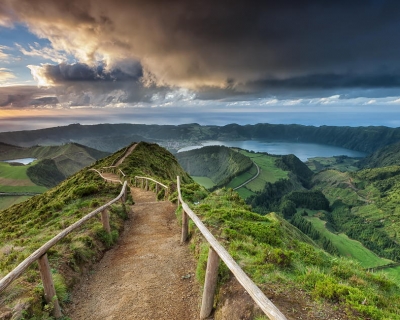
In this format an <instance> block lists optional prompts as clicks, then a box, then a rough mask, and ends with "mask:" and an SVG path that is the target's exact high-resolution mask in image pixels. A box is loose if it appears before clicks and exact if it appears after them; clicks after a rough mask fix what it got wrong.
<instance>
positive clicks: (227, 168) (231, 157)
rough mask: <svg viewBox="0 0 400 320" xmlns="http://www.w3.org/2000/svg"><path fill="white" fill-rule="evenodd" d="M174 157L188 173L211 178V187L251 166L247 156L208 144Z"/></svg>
mask: <svg viewBox="0 0 400 320" xmlns="http://www.w3.org/2000/svg"><path fill="white" fill-rule="evenodd" d="M176 158H177V159H178V161H179V164H180V165H181V166H182V168H184V169H185V171H186V172H188V173H189V174H190V175H192V176H198V177H207V178H209V179H211V181H212V182H213V183H214V186H212V187H211V188H212V189H215V188H217V187H221V186H224V185H226V184H228V183H229V182H230V181H231V180H232V179H233V178H235V177H237V176H240V175H241V174H242V173H243V172H247V171H248V170H249V169H250V168H251V167H252V166H253V162H252V161H251V160H250V159H249V158H248V157H245V156H243V155H242V154H241V153H240V152H237V151H235V150H234V149H231V148H228V147H224V146H208V147H203V148H201V149H195V150H190V151H186V152H180V153H178V154H177V155H176ZM200 181H201V180H200ZM208 185H209V184H208Z"/></svg>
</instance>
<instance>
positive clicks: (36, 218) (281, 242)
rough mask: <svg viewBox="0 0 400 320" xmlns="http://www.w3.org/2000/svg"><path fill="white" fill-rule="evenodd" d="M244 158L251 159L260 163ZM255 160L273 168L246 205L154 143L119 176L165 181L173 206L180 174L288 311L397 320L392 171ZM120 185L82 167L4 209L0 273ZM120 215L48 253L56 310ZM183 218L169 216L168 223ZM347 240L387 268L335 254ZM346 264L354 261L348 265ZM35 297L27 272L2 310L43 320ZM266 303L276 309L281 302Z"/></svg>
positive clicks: (398, 180) (38, 294)
mask: <svg viewBox="0 0 400 320" xmlns="http://www.w3.org/2000/svg"><path fill="white" fill-rule="evenodd" d="M125 150H126V148H124V149H121V150H119V151H117V152H116V153H114V154H112V155H110V156H108V157H106V158H104V159H101V160H97V161H96V162H95V164H94V165H93V166H92V167H93V168H97V169H100V168H102V167H108V166H112V165H114V164H115V163H116V162H117V161H118V159H120V158H121V157H122V155H123V154H124V152H125ZM234 152H236V151H234ZM241 152H245V151H241ZM236 153H237V152H236ZM252 156H253V157H252V158H253V161H254V162H255V161H256V160H255V159H254V158H255V157H256V156H257V154H252ZM264 156H265V158H264V160H262V161H265V162H264V164H265V165H269V166H272V165H271V159H273V160H274V168H275V169H274V170H275V173H276V175H275V176H274V179H275V178H276V180H274V181H270V182H268V181H265V183H264V188H263V189H262V191H257V192H255V195H254V196H252V197H250V198H249V200H248V201H247V203H246V201H245V200H243V199H242V198H241V197H240V196H239V194H238V193H236V192H234V191H233V190H232V189H219V190H216V191H214V192H212V193H210V192H208V191H207V190H206V189H204V188H203V187H201V186H200V185H199V184H197V183H195V182H194V181H193V180H192V178H191V177H190V176H189V175H188V174H187V173H186V172H185V171H184V170H183V169H182V168H181V167H180V165H179V164H178V162H177V160H176V159H175V158H174V156H173V155H172V154H171V153H169V152H168V151H166V150H165V149H163V148H161V147H159V146H158V145H155V144H149V143H143V142H142V143H139V144H138V145H137V147H136V149H135V150H134V152H133V153H132V155H131V156H129V157H128V158H126V159H125V161H124V162H123V164H122V165H121V166H120V169H122V170H123V171H124V173H125V174H126V175H127V176H128V179H129V180H130V181H133V178H134V176H135V175H144V176H151V177H153V178H155V179H157V180H159V181H161V182H163V183H164V184H167V185H168V186H169V187H170V190H171V193H170V200H171V201H176V197H177V195H176V192H175V191H176V183H175V181H176V176H177V175H179V176H181V180H182V194H183V198H184V199H185V201H187V202H188V203H190V205H191V207H192V208H193V210H194V211H195V212H196V213H197V214H198V215H199V216H200V217H201V219H202V220H203V221H204V223H205V224H206V225H207V226H208V228H209V229H210V230H212V232H213V233H214V235H215V236H216V237H217V238H218V239H219V240H220V242H221V243H223V245H224V246H225V247H226V248H227V250H228V251H229V252H230V254H231V255H232V256H233V257H234V259H235V260H236V261H238V263H239V265H240V266H241V267H242V268H243V269H244V270H245V272H246V273H247V274H249V275H250V277H251V278H252V279H253V280H254V281H255V282H256V283H257V284H258V285H259V286H260V288H262V289H263V290H268V288H274V290H275V292H276V294H277V295H279V294H281V293H284V295H285V297H290V299H291V305H293V308H297V307H298V306H300V305H302V304H301V303H300V301H299V300H298V299H300V297H299V296H300V294H299V293H301V297H302V299H305V301H306V303H305V304H304V310H303V309H301V312H302V316H304V318H307V315H309V312H312V311H311V310H309V309H308V308H309V307H308V306H309V305H315V306H317V305H319V308H320V310H323V311H324V315H325V318H327V319H329V318H334V317H333V315H335V312H336V311H337V310H339V311H340V312H341V314H342V315H343V314H345V315H346V317H347V318H348V319H378V320H379V319H400V311H399V310H400V288H399V285H398V278H397V282H396V281H394V280H393V277H395V276H396V274H398V273H397V272H398V268H399V267H398V266H396V264H393V263H392V262H395V261H398V226H399V223H400V221H399V220H400V219H398V217H399V212H398V209H397V208H398V202H399V201H400V196H398V190H399V189H400V169H399V168H398V167H388V168H379V169H367V170H362V171H359V172H355V173H348V172H339V171H336V170H324V171H321V172H320V173H318V174H317V175H316V176H314V178H312V173H311V174H310V172H311V171H310V170H309V169H308V168H307V167H305V166H303V165H302V164H300V163H298V161H299V160H298V159H297V158H294V157H293V156H288V157H271V156H269V155H264ZM260 159H262V157H261V156H260ZM265 159H267V160H265ZM277 159H280V160H277ZM277 162H278V163H277ZM0 168H1V167H0ZM17 171H18V170H16V171H15V172H14V173H9V174H14V175H15V176H14V178H15V179H16V178H17V176H18V175H19V174H20V173H19V172H17ZM279 175H281V176H280V177H279ZM278 177H279V178H278ZM9 178H10V177H9ZM311 178H312V179H311ZM120 188H121V186H120V185H118V184H107V183H105V182H104V181H103V180H102V179H101V178H100V177H99V175H98V174H96V173H95V172H93V171H89V170H88V169H87V168H86V169H83V170H81V171H79V172H78V173H76V174H74V175H73V176H71V177H70V178H68V179H66V180H64V181H63V182H61V183H60V184H59V185H57V186H56V187H54V188H52V189H50V190H48V191H47V192H45V193H44V194H42V195H38V196H34V197H32V198H30V199H29V200H27V201H25V202H24V203H20V204H15V205H13V206H12V207H10V208H8V209H6V210H3V211H1V212H0V275H1V276H4V275H5V274H6V273H7V272H9V271H10V270H12V269H13V268H14V267H15V266H16V265H17V264H18V263H20V262H21V261H22V260H23V259H25V258H26V257H27V256H28V255H29V254H30V253H32V252H33V251H34V250H35V249H37V248H38V247H40V246H41V245H42V244H43V243H45V242H46V241H48V240H49V239H51V238H52V237H53V236H54V235H56V234H57V233H59V232H60V231H61V230H63V229H64V228H65V227H67V226H69V225H71V224H72V223H73V222H75V221H77V220H78V219H80V218H81V217H83V216H84V215H85V214H86V213H88V212H90V211H92V210H93V209H95V208H97V207H99V206H101V205H102V204H104V203H106V202H108V201H109V200H111V199H112V198H114V197H115V196H116V195H117V194H118V193H119V191H120ZM161 192H163V191H160V193H161ZM126 210H127V207H125V206H124V205H121V204H119V205H115V206H113V208H112V209H111V218H110V222H111V228H112V233H111V235H108V234H107V233H105V232H104V230H103V228H102V225H101V222H100V218H99V217H97V218H94V219H92V220H91V221H90V222H89V223H87V224H85V225H84V226H83V227H82V228H80V229H79V230H78V231H77V232H74V233H72V234H70V235H69V236H68V237H67V238H65V239H64V240H62V241H61V242H59V243H58V244H57V245H56V246H54V247H53V248H52V249H51V250H50V251H49V252H48V255H49V259H50V263H51V267H52V270H53V273H54V276H55V278H56V290H57V295H58V297H59V299H60V300H61V302H62V304H64V303H68V299H69V295H68V292H69V288H70V287H71V285H72V284H73V283H74V282H75V281H76V279H78V277H79V275H80V272H81V271H82V270H84V269H85V268H87V266H88V265H90V263H93V262H94V261H96V260H97V259H98V258H99V257H100V256H101V255H102V253H103V252H104V250H106V249H107V248H108V247H110V246H111V245H112V244H113V243H114V242H115V240H116V238H117V237H118V233H119V232H120V231H121V229H122V228H123V222H124V219H125V218H126ZM254 211H257V212H258V213H256V212H254ZM180 212H181V210H180V208H178V210H177V214H178V215H179V214H180ZM274 212H275V213H274ZM285 218H286V219H287V220H285ZM290 222H291V223H292V224H291V223H290ZM294 225H296V226H297V227H295V226H294ZM301 230H302V231H303V232H302V231H301ZM351 232H353V233H351ZM190 233H191V244H190V247H191V248H192V250H193V252H194V254H195V255H196V256H197V258H198V261H199V262H198V269H197V272H196V274H197V275H198V278H199V280H200V281H202V279H204V270H205V269H204V268H205V261H206V255H207V245H205V244H204V240H203V239H202V238H201V237H200V236H199V233H198V231H196V229H195V228H194V226H193V225H191V231H190ZM344 233H346V234H349V233H351V237H352V238H353V239H358V240H359V241H360V242H362V243H363V244H364V246H365V247H367V248H370V249H371V250H373V251H374V252H377V253H378V254H379V256H380V257H387V258H388V259H386V260H385V259H381V258H379V257H378V256H374V257H375V259H376V260H374V261H375V262H374V264H372V263H371V264H368V263H367V260H368V259H372V258H370V257H369V258H367V254H372V253H371V251H363V252H362V253H361V251H359V252H357V250H356V249H355V248H356V246H355V245H354V246H353V247H352V250H350V249H348V250H347V251H344V250H343V246H350V243H351V241H353V240H351V239H348V238H347V241H348V242H346V244H344V245H342V246H341V245H339V240H340V239H339V238H341V237H343V238H345V236H344ZM372 240H373V241H372ZM368 241H369V242H368ZM353 242H354V241H353ZM396 245H397V246H396ZM358 246H359V247H358V248H362V247H361V246H360V244H359V243H358ZM323 249H325V250H323ZM353 249H354V250H353ZM327 251H328V252H330V253H328V252H327ZM350 252H351V253H350ZM368 252H369V253H368ZM347 255H350V256H356V258H357V259H358V260H360V261H361V262H360V263H359V262H357V261H355V260H354V259H347V258H346V257H345V256H347ZM361 255H364V257H363V258H361ZM371 257H372V256H371ZM389 259H390V260H389ZM387 263H389V265H390V268H388V270H387V271H385V272H384V271H383V270H378V269H379V268H376V267H378V266H383V265H385V264H387ZM366 267H368V268H370V269H368V270H366V269H365V268H366ZM372 267H373V268H374V269H372ZM219 277H220V278H219V279H220V288H222V286H223V283H225V281H226V280H227V279H228V278H229V277H230V275H229V272H228V271H227V268H226V267H224V266H223V264H221V267H220V276H219ZM221 290H223V289H221ZM221 292H222V291H221ZM42 297H43V289H42V288H41V286H40V280H39V275H38V271H37V268H36V266H32V267H31V268H29V270H28V271H27V272H25V273H24V275H23V276H21V277H20V278H19V279H18V280H17V281H15V282H14V283H13V284H12V285H11V286H10V287H8V288H7V289H6V291H5V292H4V293H2V294H1V295H0V304H1V305H2V306H5V307H8V308H12V307H16V306H18V308H20V309H21V310H24V311H23V312H24V316H25V317H26V318H29V317H36V319H39V318H41V319H46V317H47V318H48V314H49V312H50V311H51V306H48V305H47V306H46V305H44V303H43V300H42ZM275 302H276V303H277V305H278V307H279V299H276V301H274V303H275ZM3 311H4V310H2V309H1V308H0V312H3ZM299 312H300V311H299ZM0 314H1V313H0Z"/></svg>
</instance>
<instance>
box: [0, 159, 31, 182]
mask: <svg viewBox="0 0 400 320" xmlns="http://www.w3.org/2000/svg"><path fill="white" fill-rule="evenodd" d="M30 166H31V164H29V165H26V166H12V165H10V164H9V163H6V162H0V177H1V178H5V179H13V180H29V177H28V176H27V174H26V170H27V169H28V168H29V167H30ZM29 181H30V180H29Z"/></svg>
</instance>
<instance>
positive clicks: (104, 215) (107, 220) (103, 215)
mask: <svg viewBox="0 0 400 320" xmlns="http://www.w3.org/2000/svg"><path fill="white" fill-rule="evenodd" d="M101 222H102V223H103V228H104V230H106V231H107V233H111V229H110V218H109V215H108V211H107V209H104V210H103V211H102V212H101Z"/></svg>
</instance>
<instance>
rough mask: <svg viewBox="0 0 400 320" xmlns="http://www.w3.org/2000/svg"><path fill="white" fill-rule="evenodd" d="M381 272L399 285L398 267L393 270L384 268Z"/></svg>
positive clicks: (399, 271)
mask: <svg viewBox="0 0 400 320" xmlns="http://www.w3.org/2000/svg"><path fill="white" fill-rule="evenodd" d="M382 271H383V272H384V273H386V274H388V275H389V277H390V278H392V279H393V280H394V281H395V282H397V283H400V266H398V267H393V268H385V269H382Z"/></svg>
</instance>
